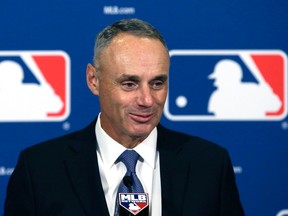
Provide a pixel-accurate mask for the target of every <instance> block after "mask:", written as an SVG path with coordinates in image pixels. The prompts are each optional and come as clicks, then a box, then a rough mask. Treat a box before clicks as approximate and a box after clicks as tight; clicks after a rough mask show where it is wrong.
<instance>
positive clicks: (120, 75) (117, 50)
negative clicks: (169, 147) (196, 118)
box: [87, 34, 169, 144]
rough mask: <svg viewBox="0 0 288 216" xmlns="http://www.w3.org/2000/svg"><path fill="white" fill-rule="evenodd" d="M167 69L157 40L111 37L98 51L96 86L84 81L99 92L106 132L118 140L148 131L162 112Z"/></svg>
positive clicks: (163, 50)
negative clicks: (109, 41)
mask: <svg viewBox="0 0 288 216" xmlns="http://www.w3.org/2000/svg"><path fill="white" fill-rule="evenodd" d="M90 67H91V66H90ZM88 68H89V66H88ZM87 71H88V69H87ZM168 71H169V55H168V52H167V50H166V49H165V47H164V46H163V45H162V43H161V42H160V41H159V40H156V39H149V38H140V37H136V36H133V35H129V34H119V35H117V36H116V37H115V38H114V39H113V40H112V42H111V44H110V45H109V46H108V47H107V48H105V49H104V50H103V52H102V54H101V58H100V68H99V71H98V72H97V73H99V77H98V78H97V77H96V76H95V81H94V82H95V83H94V84H93V86H94V87H95V88H96V90H94V91H93V90H92V89H91V88H92V87H90V86H89V84H88V86H89V88H90V89H91V91H92V92H93V93H94V94H96V95H99V100H100V106H101V117H100V118H101V126H102V128H103V129H104V130H105V131H106V133H107V134H109V135H110V136H111V137H112V138H113V139H115V140H116V141H118V142H120V143H121V144H123V142H125V141H128V140H131V138H132V139H136V140H137V139H139V140H140V141H141V140H142V139H144V138H146V137H147V136H148V135H149V133H150V132H151V131H152V130H153V128H154V127H155V126H156V125H157V124H158V123H159V121H160V118H161V115H162V111H163V107H164V103H165V100H166V96H167V90H168ZM87 74H88V72H87ZM87 80H89V79H88V78H87ZM88 82H89V81H88Z"/></svg>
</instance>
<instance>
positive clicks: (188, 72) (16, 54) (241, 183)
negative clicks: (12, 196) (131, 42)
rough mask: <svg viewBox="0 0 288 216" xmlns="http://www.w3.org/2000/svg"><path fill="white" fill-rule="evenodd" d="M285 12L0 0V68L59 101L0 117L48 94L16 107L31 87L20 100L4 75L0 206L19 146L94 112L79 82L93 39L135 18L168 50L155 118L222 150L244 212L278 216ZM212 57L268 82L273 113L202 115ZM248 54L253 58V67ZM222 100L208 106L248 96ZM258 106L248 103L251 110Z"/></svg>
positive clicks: (283, 151)
mask: <svg viewBox="0 0 288 216" xmlns="http://www.w3.org/2000/svg"><path fill="white" fill-rule="evenodd" d="M287 9H288V2H287V1H285V0H274V1H270V0H242V1H239V0H218V1H208V0H201V1H197V0H189V1H188V0H186V1H185V0H184V1H172V0H169V1H152V0H148V1H143V0H134V1H131V0H98V1H92V0H86V1H83V0H82V1H79V0H69V1H68V0H60V1H59V0H57V1H56V0H49V1H48V0H47V1H45V0H43V1H38V0H37V1H36V0H27V1H21V0H10V1H1V2H0V73H1V62H2V63H3V62H4V63H5V62H6V63H7V62H10V63H11V62H12V61H13V62H14V63H15V64H16V65H20V67H21V68H22V70H23V71H22V73H23V74H24V81H23V82H22V84H21V86H20V87H29V86H30V87H31V88H32V89H33V88H35V89H37V86H38V87H39V86H40V87H43V86H45V85H46V87H47V86H48V87H47V88H48V89H49V90H47V89H46V90H45V91H44V92H45V94H47V95H49V94H50V96H51V95H52V96H51V98H54V99H55V98H56V99H57V98H58V105H59V107H60V108H59V107H58V109H57V108H55V109H56V111H55V110H54V111H53V107H49V110H48V109H46V108H47V107H46V108H43V110H44V111H43V112H46V114H47V113H49V114H48V115H45V116H44V117H43V115H40V114H39V116H37V115H36V114H35V115H34V114H31V115H30V114H29V113H26V114H27V115H24V116H28V117H27V118H28V119H25V117H23V115H22V116H21V115H20V114H19V116H17V115H16V117H13V116H11V117H7V118H6V117H5V115H4V114H3V112H4V111H5V107H6V111H7V110H8V111H7V112H10V111H11V107H14V108H15V107H17V109H16V108H15V110H16V111H15V112H17V113H19V112H20V111H19V110H24V111H23V112H24V114H25V112H28V111H27V110H29V109H31V113H34V112H35V110H36V109H35V110H33V108H35V107H37V106H38V105H39V104H41V103H43V102H44V101H45V100H48V99H47V98H48V96H47V97H46V96H43V97H44V99H45V100H43V97H42V98H41V97H38V98H37V97H35V98H36V99H35V100H34V101H33V102H31V103H32V104H33V106H30V107H25V101H30V99H31V98H32V97H34V96H32V94H33V93H31V92H35V91H40V90H39V89H41V88H39V89H38V90H33V91H27V92H29V93H27V94H28V95H29V97H28V96H27V94H26V96H25V94H22V91H21V90H19V91H18V92H17V89H16V88H13V85H14V84H13V83H12V82H11V80H10V81H7V82H4V83H6V84H8V87H6V90H7V89H8V95H9V94H10V93H9V91H11V95H12V93H13V95H14V94H15V95H17V93H19V95H18V100H16V102H15V101H14V103H12V105H11V106H10V108H9V106H8V109H7V106H6V105H5V104H6V102H7V100H5V97H1V94H0V112H2V114H1V113H0V213H1V212H2V211H3V203H4V199H5V190H6V186H7V182H8V179H9V177H10V174H11V172H12V171H13V168H14V166H15V164H16V162H17V158H18V155H19V151H20V150H22V149H24V148H26V147H28V146H31V145H33V144H35V143H38V142H41V141H44V140H46V139H49V138H53V137H56V136H60V135H63V134H66V133H69V132H72V131H75V130H77V129H80V128H82V127H84V126H86V125H87V124H88V123H89V122H90V121H91V120H92V119H94V118H95V117H96V115H97V114H98V112H99V106H98V98H97V97H95V96H93V95H92V94H91V93H90V92H89V90H88V88H87V86H86V81H85V70H86V65H87V63H89V62H91V61H92V57H93V44H94V40H95V36H96V34H97V32H98V31H99V30H101V29H102V28H103V27H105V26H106V25H108V24H111V23H112V22H114V21H116V20H118V19H122V18H131V17H136V18H140V19H143V20H146V21H148V22H150V23H152V24H153V25H154V26H155V27H157V28H158V29H159V30H160V31H161V32H162V33H163V36H164V37H165V38H166V41H167V44H168V47H169V50H170V54H171V63H172V65H171V71H170V81H169V84H170V91H169V97H168V101H167V104H166V107H165V113H164V115H163V118H162V120H161V123H162V124H163V125H165V126H167V127H169V128H172V129H175V130H179V131H183V132H186V133H189V134H193V135H197V136H201V137H205V138H206V139H209V140H212V141H214V142H216V143H218V144H220V145H222V146H223V147H225V148H227V149H228V151H229V152H230V155H231V158H232V162H233V165H234V171H235V173H236V180H237V184H238V187H239V191H240V195H241V200H242V202H243V205H244V209H245V212H246V214H247V215H248V216H258V215H263V216H284V215H288V210H287V209H288V198H287V194H288V187H287V182H288V171H287V170H288V159H287V153H288V142H287V140H288V139H287V138H288V119H287V117H286V116H287V56H286V53H288V43H287V38H288V13H287ZM243 56H244V57H243ZM245 56H246V57H245ZM221 59H231V60H234V61H235V62H237V64H239V65H240V67H241V69H242V73H243V81H242V84H244V83H243V82H244V81H245V82H246V84H247V83H250V84H251V83H254V84H255V85H256V86H258V87H259V86H260V83H264V85H265V86H266V87H267V88H268V89H270V90H271V89H272V91H270V96H271V94H272V95H274V98H275V97H276V99H277V101H278V109H277V111H275V110H274V111H273V112H270V113H268V114H267V112H266V113H264V114H263V115H261V116H260V117H257V118H254V117H253V116H252V117H251V116H250V117H249V116H246V117H245V116H244V117H239V115H238V114H237V113H238V112H236V115H234V116H232V117H231V116H230V117H227V116H222V117H221V116H218V115H216V114H215V113H214V114H213V113H211V112H209V110H208V106H209V104H210V101H211V100H210V97H211V95H212V93H213V92H215V91H216V89H217V87H216V86H214V85H213V82H214V81H213V80H211V79H208V78H207V77H208V76H209V74H211V73H212V72H213V70H214V66H215V65H216V64H217V62H219V61H220V60H221ZM247 59H248V60H247ZM249 60H252V63H254V64H255V65H257V68H258V69H257V70H256V71H255V68H254V69H253V67H252V66H251V62H250V63H249ZM3 65H4V64H2V66H3ZM35 65H37V66H38V67H35ZM252 65H253V64H252ZM14 66H15V65H14ZM2 68H3V67H2ZM10 68H11V67H10ZM35 68H36V69H35ZM37 68H38V69H37ZM2 71H3V70H2ZM3 77H7V75H5V76H2V77H1V74H0V85H1V79H2V81H3V79H4V78H3ZM259 77H260V78H259ZM261 77H262V78H261ZM259 80H260V81H259ZM261 80H262V81H261ZM18 84H19V83H18ZM2 85H4V84H3V82H2ZM226 85H227V84H226ZM255 85H254V86H255ZM9 86H10V88H9ZM0 87H1V86H0ZM267 88H266V89H267ZM15 89H16V90H15ZM19 89H20V88H19ZM250 90H251V89H250ZM250 90H249V91H250ZM251 91H252V90H251ZM264 92H265V91H264ZM267 92H268V93H267ZM0 93H1V92H0ZM20 93H21V94H20ZM226 93H227V91H226ZM251 94H252V93H251ZM251 94H250V95H251ZM21 95H22V96H21ZM23 95H24V96H23ZM20 96H21V97H20ZM56 96H57V97H56ZM266 96H267V97H266ZM266 96H264V98H268V97H269V91H266ZM11 97H12V96H11ZM235 97H236V96H235ZM3 98H4V99H3ZM15 98H17V96H16V97H15ZM23 98H24V99H23ZM236 98H237V97H236ZM6 99H7V98H6ZM59 100H60V102H61V103H60V104H59ZM17 101H18V102H19V103H17ZM56 101H57V100H56ZM231 101H233V100H226V99H223V98H222V99H221V100H220V102H217V103H218V104H219V103H220V104H221V105H222V107H227V106H231V107H232V108H231V109H234V110H237V111H240V110H242V109H244V107H246V108H247V107H251V106H252V105H251V104H252V103H253V100H250V101H248V102H247V101H245V102H243V103H244V105H245V106H243V103H242V104H241V106H243V107H241V106H240V107H239V106H238V107H235V106H234V107H233V104H234V103H232V102H231ZM271 101H272V100H270V102H271ZM51 104H54V105H55V104H57V102H55V101H54V102H51ZM264 104H267V103H262V102H261V103H260V105H259V103H258V105H259V106H258V108H257V109H259V113H260V110H261V109H262V108H263V106H264ZM268 104H269V101H268ZM271 104H272V102H271ZM276 104H277V103H276ZM49 106H50V105H49ZM1 107H2V109H1ZM261 107H262V108H261ZM19 108H20V109H19ZM25 109H26V110H25ZM17 110H18V111H17ZM266 111H267V110H266ZM247 112H248V111H247ZM10 113H13V112H12V111H11V112H10ZM51 169H53V167H51Z"/></svg>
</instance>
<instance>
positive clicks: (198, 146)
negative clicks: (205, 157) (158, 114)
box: [158, 126, 228, 155]
mask: <svg viewBox="0 0 288 216" xmlns="http://www.w3.org/2000/svg"><path fill="white" fill-rule="evenodd" d="M158 132H159V140H161V141H160V143H162V144H161V145H163V146H164V145H166V146H168V148H175V149H179V150H180V149H181V150H184V152H186V153H188V154H190V153H191V152H193V153H195V152H197V153H206V154H213V155H215V154H216V155H217V154H222V155H223V154H224V155H226V154H228V153H227V150H226V149H225V148H223V147H222V146H220V145H219V144H216V143H214V142H212V141H209V140H207V139H205V138H202V137H198V136H194V135H190V134H186V133H183V132H179V131H175V130H171V129H168V128H165V127H163V126H158Z"/></svg>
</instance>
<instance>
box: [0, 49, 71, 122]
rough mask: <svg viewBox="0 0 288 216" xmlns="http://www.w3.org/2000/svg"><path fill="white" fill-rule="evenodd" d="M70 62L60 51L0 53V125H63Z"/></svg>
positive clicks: (67, 97) (66, 113) (67, 107)
mask: <svg viewBox="0 0 288 216" xmlns="http://www.w3.org/2000/svg"><path fill="white" fill-rule="evenodd" d="M69 114H70V58H69V56H68V55H67V54H66V53H65V52H63V51H0V122H22V121H28V122H29V121H36V122H37V121H63V120H65V119H66V118H67V117H68V116H69Z"/></svg>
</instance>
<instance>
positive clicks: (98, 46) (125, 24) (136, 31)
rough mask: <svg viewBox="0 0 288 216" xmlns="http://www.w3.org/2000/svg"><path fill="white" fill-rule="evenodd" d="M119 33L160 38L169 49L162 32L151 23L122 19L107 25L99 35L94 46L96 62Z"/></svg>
mask: <svg viewBox="0 0 288 216" xmlns="http://www.w3.org/2000/svg"><path fill="white" fill-rule="evenodd" d="M119 33H129V34H131V35H135V36H137V37H147V38H153V39H158V40H159V41H160V42H161V43H162V44H163V45H164V47H165V48H166V49H167V45H166V42H165V40H164V38H163V37H162V35H161V33H160V32H159V31H158V30H157V29H156V28H155V27H153V26H152V25H151V24H149V23H147V22H145V21H142V20H139V19H122V20H119V21H117V22H115V23H113V24H112V25H109V26H107V27H106V28H104V29H103V30H102V31H101V32H100V33H99V34H98V35H97V38H96V42H95V46H94V58H93V60H94V64H96V63H97V60H98V58H99V56H100V55H101V52H102V50H103V49H104V48H105V47H107V46H108V45H109V44H110V42H111V41H112V39H113V38H114V37H115V36H117V35H118V34H119ZM167 50H168V49H167ZM95 66H96V65H95Z"/></svg>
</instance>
